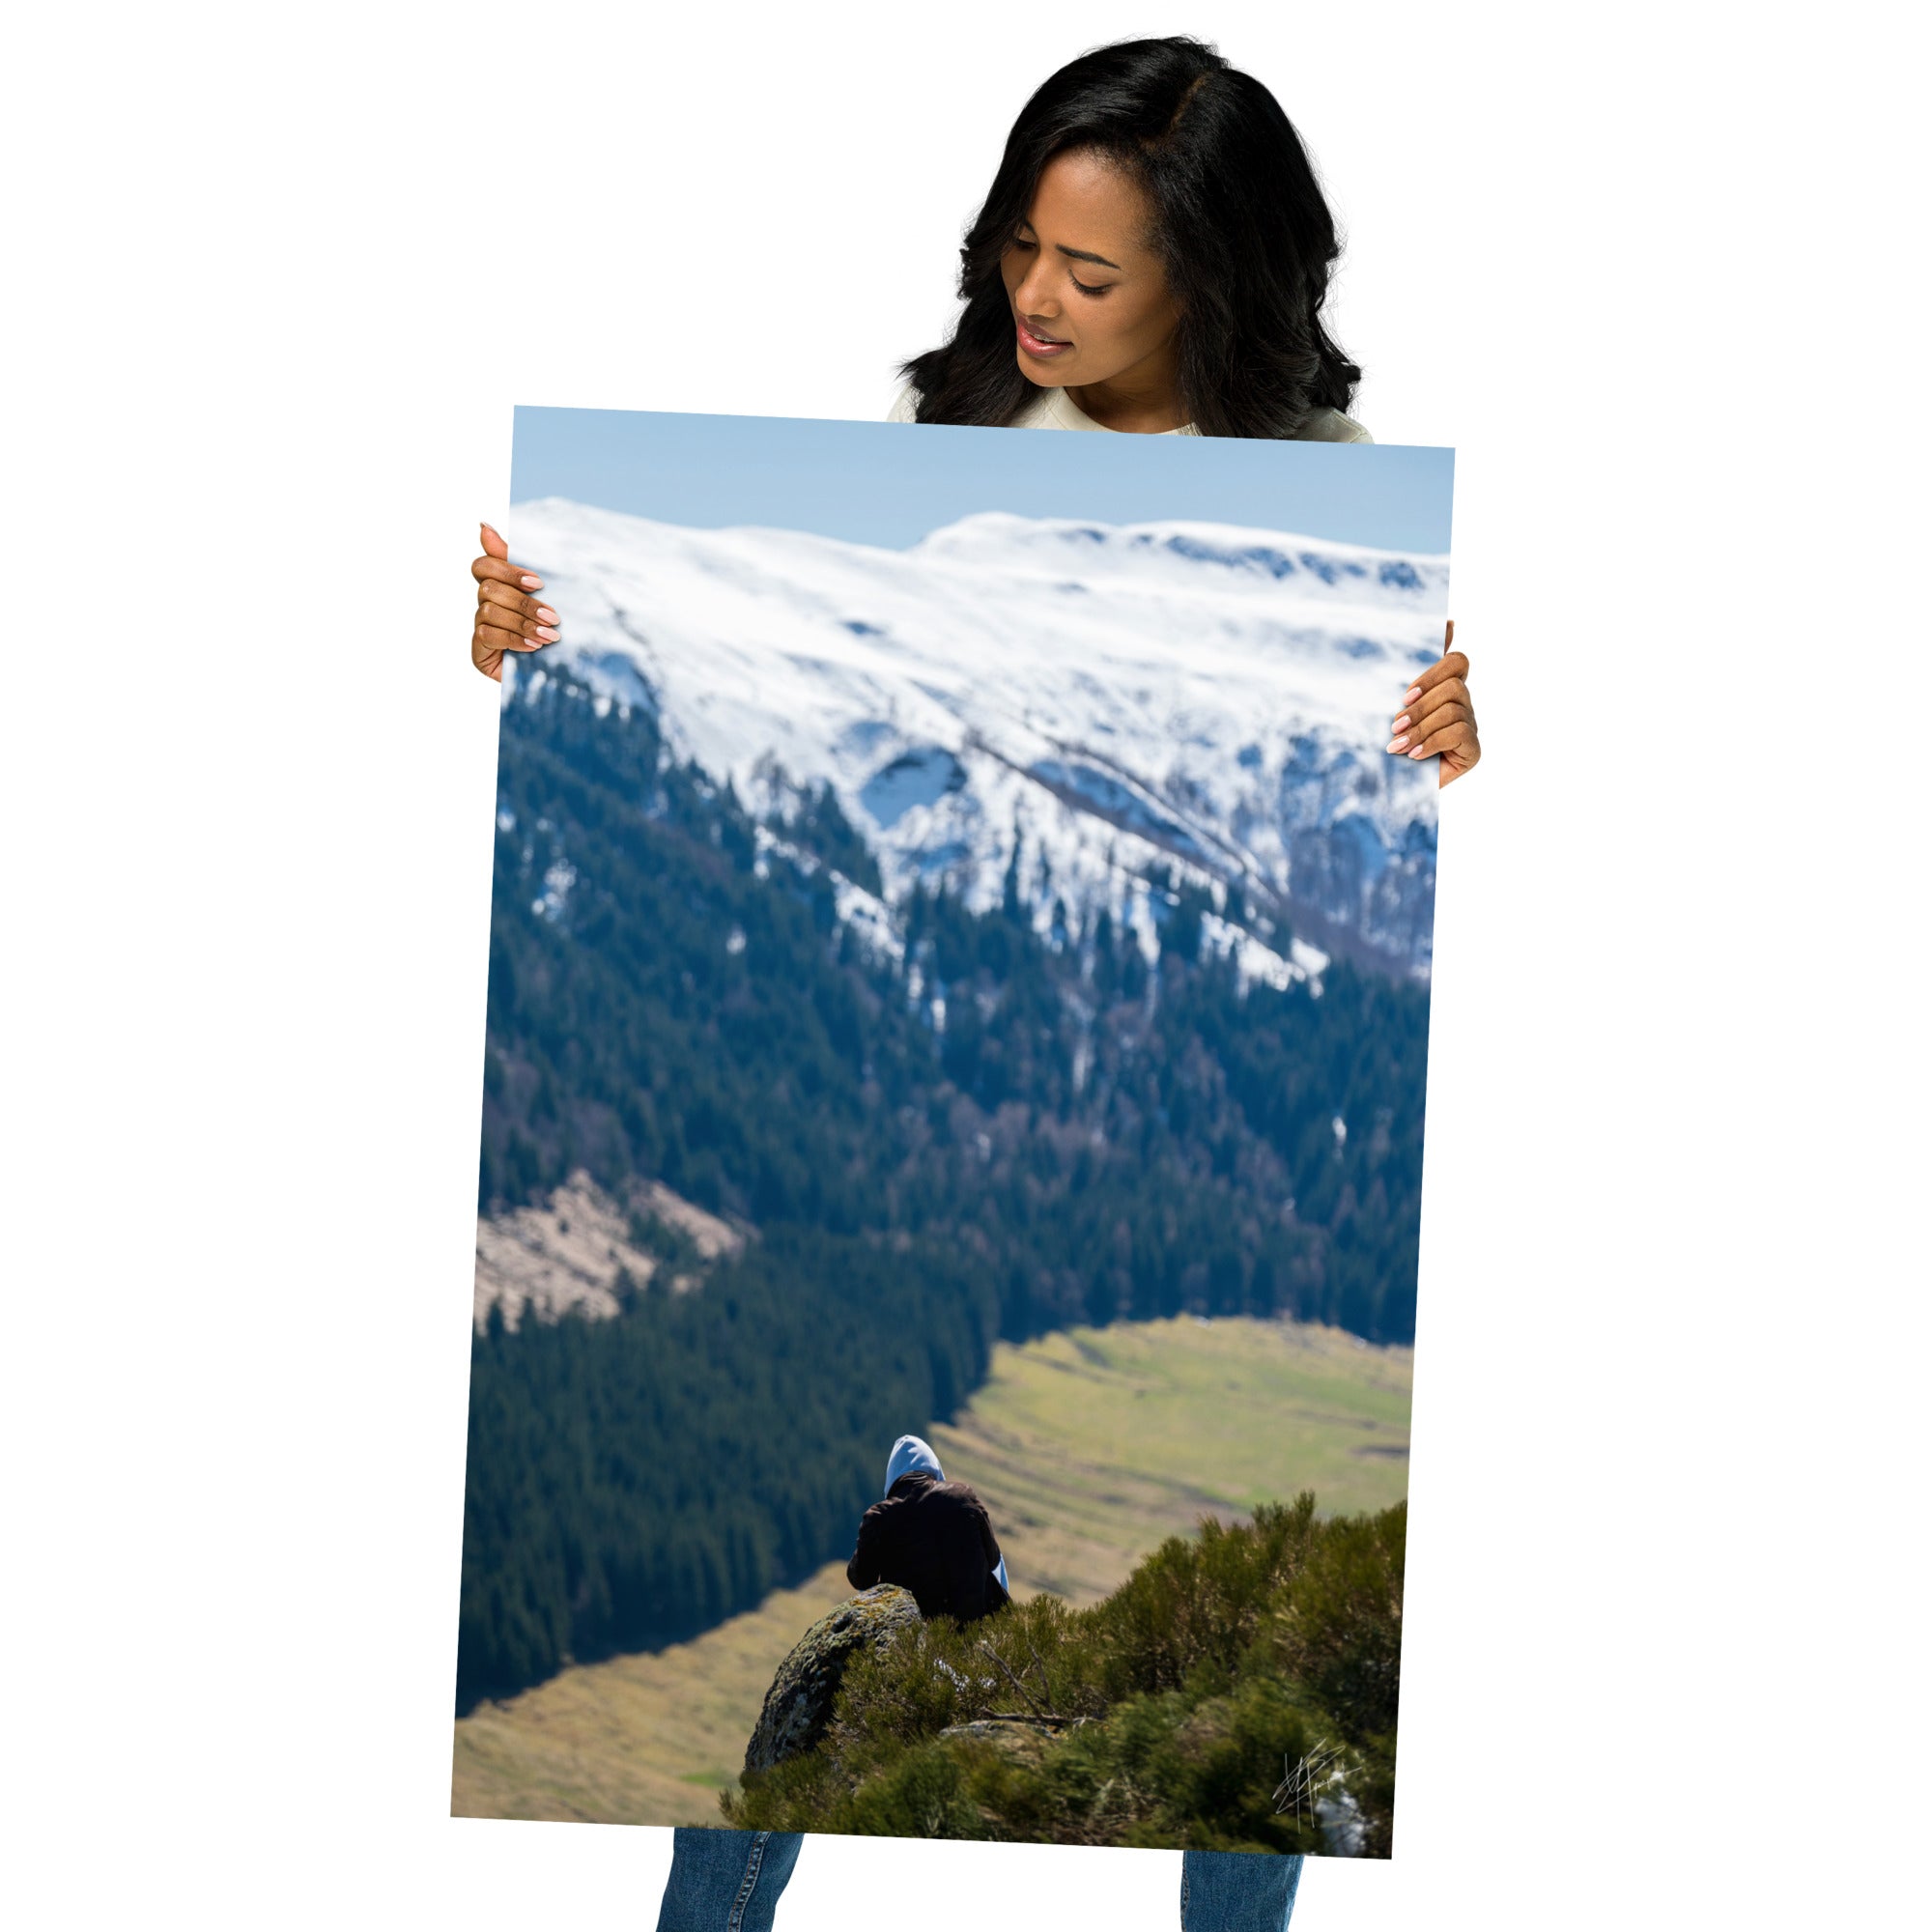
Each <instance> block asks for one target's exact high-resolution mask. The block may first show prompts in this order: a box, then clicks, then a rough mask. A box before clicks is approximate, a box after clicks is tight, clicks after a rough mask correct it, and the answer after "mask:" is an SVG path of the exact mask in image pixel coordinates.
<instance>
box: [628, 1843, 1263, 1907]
mask: <svg viewBox="0 0 1932 1932" xmlns="http://www.w3.org/2000/svg"><path fill="white" fill-rule="evenodd" d="M804 1842H805V1839H804V1837H803V1835H802V1834H801V1833H797V1832H709V1831H697V1830H690V1831H687V1830H682V1829H681V1830H680V1831H679V1832H678V1833H677V1835H676V1837H675V1838H674V1839H673V1840H672V1850H671V1860H670V1877H669V1879H668V1881H667V1882H666V1884H665V1895H664V1905H663V1907H662V1908H661V1909H660V1911H659V1913H658V1932H772V1920H773V1917H774V1915H775V1914H776V1913H777V1911H778V1908H779V1893H780V1892H781V1891H782V1890H783V1889H785V1881H786V1880H787V1879H788V1878H790V1877H791V1868H792V1866H793V1865H795V1864H797V1862H798V1852H799V1847H800V1846H801V1845H802V1844H804ZM1300 1882H1301V1860H1300V1859H1299V1858H1298V1857H1293V1858H1270V1857H1269V1856H1267V1855H1266V1854H1265V1853H1257V1852H1187V1853H1183V1854H1182V1856H1181V1861H1180V1928H1181V1932H1283V1928H1284V1927H1285V1926H1286V1925H1287V1924H1288V1916H1289V1914H1290V1913H1291V1912H1293V1910H1294V1889H1295V1887H1296V1886H1297V1885H1298V1884H1299V1883H1300Z"/></svg>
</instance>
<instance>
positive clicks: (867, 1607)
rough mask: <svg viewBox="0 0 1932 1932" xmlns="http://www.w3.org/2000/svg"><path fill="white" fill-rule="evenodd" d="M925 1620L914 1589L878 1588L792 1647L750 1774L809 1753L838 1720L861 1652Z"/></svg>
mask: <svg viewBox="0 0 1932 1932" xmlns="http://www.w3.org/2000/svg"><path fill="white" fill-rule="evenodd" d="M922 1622H923V1618H922V1617H921V1616H920V1613H919V1605H918V1604H917V1603H916V1602H915V1601H914V1598H913V1594H912V1592H911V1591H910V1590H901V1589H900V1588H899V1587H898V1585H897V1584H896V1583H880V1584H876V1585H875V1586H874V1587H873V1588H871V1589H869V1590H862V1591H861V1592H860V1593H859V1595H858V1596H856V1597H852V1598H850V1599H848V1600H847V1601H846V1602H845V1603H842V1604H840V1605H838V1608H837V1609H836V1610H834V1611H833V1612H832V1613H831V1615H829V1616H824V1617H820V1618H819V1620H818V1621H817V1622H816V1623H815V1624H813V1625H812V1627H811V1628H810V1630H809V1631H807V1632H806V1634H804V1635H803V1636H802V1637H800V1638H799V1640H798V1642H797V1643H796V1644H794V1645H793V1646H792V1650H791V1654H790V1655H789V1656H788V1657H786V1659H785V1661H784V1662H782V1663H781V1664H780V1665H779V1667H778V1674H777V1675H776V1676H775V1677H773V1679H772V1688H771V1689H770V1690H767V1691H766V1692H765V1704H764V1709H763V1710H762V1711H760V1712H759V1714H758V1722H757V1726H756V1728H755V1729H754V1730H753V1732H752V1741H751V1743H750V1744H749V1745H747V1746H746V1747H745V1769H746V1770H747V1771H748V1772H755V1771H770V1770H771V1769H772V1767H773V1766H774V1765H780V1764H782V1763H784V1761H785V1760H786V1759H787V1758H792V1757H797V1756H798V1755H799V1753H800V1752H802V1751H809V1750H810V1748H811V1747H812V1746H813V1745H815V1744H816V1743H817V1742H818V1741H819V1739H820V1738H822V1737H823V1736H824V1735H825V1727H826V1725H827V1724H829V1723H830V1722H831V1720H832V1700H833V1699H834V1698H835V1697H836V1696H837V1695H838V1685H839V1681H840V1680H841V1679H842V1678H843V1677H844V1675H845V1666H846V1665H847V1664H848V1663H849V1662H851V1661H852V1659H853V1658H854V1657H856V1656H857V1655H858V1654H859V1653H860V1652H861V1651H866V1650H880V1649H883V1648H884V1647H885V1646H886V1645H887V1644H889V1643H890V1642H891V1641H892V1640H893V1638H894V1637H895V1636H896V1635H897V1634H898V1633H899V1632H900V1631H902V1630H913V1629H917V1628H918V1627H919V1626H920V1624H921V1623H922Z"/></svg>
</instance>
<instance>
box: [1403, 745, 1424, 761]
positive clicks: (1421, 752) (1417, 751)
mask: <svg viewBox="0 0 1932 1932" xmlns="http://www.w3.org/2000/svg"><path fill="white" fill-rule="evenodd" d="M1408 755H1409V756H1410V757H1411V758H1422V757H1427V756H1428V753H1426V752H1424V750H1423V749H1422V747H1421V746H1420V745H1418V746H1416V748H1415V750H1414V751H1412V752H1411V753H1409V754H1408Z"/></svg>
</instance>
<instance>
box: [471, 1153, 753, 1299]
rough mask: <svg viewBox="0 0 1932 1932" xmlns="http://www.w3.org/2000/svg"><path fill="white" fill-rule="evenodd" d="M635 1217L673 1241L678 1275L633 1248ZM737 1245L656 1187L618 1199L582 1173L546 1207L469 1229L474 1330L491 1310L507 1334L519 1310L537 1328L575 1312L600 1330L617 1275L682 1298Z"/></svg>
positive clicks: (690, 1205) (691, 1206)
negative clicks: (681, 1263)
mask: <svg viewBox="0 0 1932 1932" xmlns="http://www.w3.org/2000/svg"><path fill="white" fill-rule="evenodd" d="M639 1217H641V1218H642V1221H643V1223H644V1224H646V1225H648V1224H649V1223H650V1222H653V1221H655V1222H658V1223H661V1224H662V1225H663V1226H664V1227H665V1228H667V1229H668V1230H670V1231H672V1233H673V1234H674V1235H675V1236H678V1237H680V1238H681V1240H682V1241H683V1243H684V1244H685V1245H686V1246H687V1247H688V1250H689V1254H690V1263H689V1264H688V1265H687V1266H686V1268H685V1269H684V1271H683V1272H679V1271H678V1270H676V1269H675V1268H670V1267H667V1266H666V1264H665V1262H664V1260H663V1257H662V1256H660V1255H658V1254H654V1253H652V1252H651V1251H650V1250H649V1249H648V1248H644V1247H640V1246H639V1244H638V1223H639ZM744 1245H745V1237H744V1236H743V1235H742V1234H741V1233H740V1232H739V1231H738V1230H737V1229H736V1228H733V1227H731V1226H730V1225H729V1224H728V1223H726V1222H724V1221H721V1220H720V1219H719V1218H718V1217H717V1216H716V1215H715V1214H707V1213H706V1212H705V1211H704V1209H703V1208H699V1207H697V1206H696V1204H695V1203H694V1202H690V1201H687V1200H685V1199H684V1197H683V1196H682V1195H680V1194H673V1193H672V1192H671V1190H670V1189H669V1188H668V1187H667V1186H666V1185H665V1184H664V1182H663V1181H661V1180H639V1181H634V1182H633V1183H632V1184H631V1186H630V1187H629V1189H628V1190H626V1192H625V1195H624V1198H623V1199H621V1200H619V1199H617V1198H615V1197H613V1196H612V1195H610V1194H607V1193H606V1192H605V1191H604V1190H603V1189H602V1188H600V1187H599V1186H598V1185H597V1184H596V1182H595V1181H593V1180H592V1179H590V1177H589V1175H588V1174H586V1173H584V1172H583V1170H582V1169H581V1168H580V1169H579V1170H578V1171H577V1172H576V1173H575V1174H573V1175H572V1176H571V1177H570V1179H568V1180H567V1181H566V1182H565V1183H564V1184H563V1185H562V1186H561V1187H558V1188H554V1189H553V1190H552V1192H551V1195H550V1197H549V1199H548V1200H547V1201H544V1202H542V1203H540V1204H538V1205H535V1206H531V1207H525V1208H514V1209H512V1210H511V1211H510V1212H508V1213H505V1214H498V1215H496V1216H494V1217H493V1216H490V1215H485V1216H484V1217H482V1218H481V1219H480V1220H478V1222H477V1223H476V1298H475V1311H474V1312H475V1320H476V1326H477V1328H478V1329H479V1330H480V1329H481V1328H482V1327H483V1325H484V1324H485V1323H486V1322H487V1321H489V1319H490V1311H491V1309H492V1308H496V1307H500V1308H501V1309H502V1311H503V1321H504V1325H505V1326H506V1327H510V1328H514V1327H516V1326H517V1324H518V1322H519V1321H522V1320H523V1317H524V1315H525V1313H526V1311H527V1312H528V1313H529V1314H530V1315H531V1316H533V1317H534V1318H535V1319H536V1320H537V1321H561V1320H562V1319H563V1317H564V1316H565V1315H567V1314H569V1313H571V1312H572V1311H573V1310H575V1311H576V1312H577V1313H579V1314H581V1315H585V1316H588V1317H590V1318H591V1319H593V1320H597V1321H607V1320H609V1319H610V1318H611V1317H612V1316H614V1315H616V1314H618V1313H619V1312H620V1310H621V1309H622V1306H623V1303H622V1299H621V1286H622V1281H623V1278H624V1277H625V1276H628V1277H629V1278H630V1280H631V1281H632V1282H633V1283H634V1284H636V1286H638V1287H639V1288H641V1287H643V1286H644V1285H645V1284H646V1283H648V1282H653V1281H657V1280H658V1278H659V1277H660V1276H665V1277H667V1279H666V1280H664V1281H663V1282H662V1283H661V1284H660V1285H662V1286H666V1287H668V1288H669V1289H670V1291H671V1293H674V1294H676V1293H683V1292H684V1291H685V1290H687V1289H691V1288H695V1287H696V1285H697V1281H698V1278H699V1275H700V1274H701V1273H702V1271H703V1269H705V1268H706V1267H708V1266H709V1265H710V1264H712V1263H713V1262H715V1261H717V1260H718V1259H719V1258H720V1257H721V1256H724V1255H735V1254H738V1253H740V1252H742V1251H743V1249H744Z"/></svg>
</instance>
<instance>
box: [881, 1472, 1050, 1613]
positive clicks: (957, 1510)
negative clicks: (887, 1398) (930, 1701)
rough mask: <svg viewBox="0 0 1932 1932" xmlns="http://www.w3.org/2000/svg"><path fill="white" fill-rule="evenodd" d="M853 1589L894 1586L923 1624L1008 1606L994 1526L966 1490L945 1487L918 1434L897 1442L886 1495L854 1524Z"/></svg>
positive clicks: (1004, 1569)
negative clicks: (927, 1619) (904, 1592)
mask: <svg viewBox="0 0 1932 1932" xmlns="http://www.w3.org/2000/svg"><path fill="white" fill-rule="evenodd" d="M845 1576H846V1578H847V1580H848V1581H849V1582H850V1583H851V1585H852V1587H853V1588H854V1589H855V1590H869V1589H870V1588H871V1587H872V1586H873V1584H875V1583H896V1584H898V1585H899V1587H900V1588H901V1589H905V1590H910V1591H911V1592H912V1594H913V1597H914V1599H915V1600H916V1601H917V1603H918V1605H919V1610H920V1615H921V1616H924V1617H956V1618H957V1619H958V1620H959V1621H960V1622H961V1623H963V1624H964V1623H972V1622H974V1621H975V1620H976V1619H978V1618H980V1617H984V1616H990V1615H991V1614H992V1613H993V1612H994V1611H995V1610H1000V1609H1004V1608H1005V1607H1006V1606H1007V1605H1008V1604H1009V1603H1010V1602H1011V1601H1012V1599H1011V1598H1010V1597H1009V1595H1008V1590H1007V1560H1006V1558H1005V1557H1004V1556H1002V1555H1001V1554H1000V1544H999V1539H998V1538H997V1537H996V1536H994V1534H993V1523H992V1519H991V1518H990V1517H988V1516H987V1514H986V1505H985V1504H984V1503H982V1502H981V1501H980V1497H979V1495H978V1493H977V1492H975V1490H974V1489H973V1487H972V1485H971V1484H970V1483H949V1482H948V1481H947V1480H946V1471H945V1470H944V1469H942V1468H941V1467H940V1466H939V1458H938V1457H937V1456H935V1455H934V1454H933V1453H932V1450H931V1448H930V1446H929V1445H928V1444H927V1443H925V1442H924V1441H923V1440H922V1439H921V1438H920V1437H919V1436H917V1435H901V1436H900V1437H899V1439H898V1440H897V1441H896V1442H895V1443H894V1444H893V1453H892V1455H891V1457H890V1458H889V1459H888V1461H887V1463H886V1496H885V1500H884V1501H883V1502H877V1503H874V1504H873V1505H872V1507H871V1508H870V1509H868V1510H867V1512H866V1515H865V1520H863V1521H862V1522H861V1523H860V1524H859V1547H858V1548H856V1549H854V1550H853V1552H852V1560H851V1562H849V1563H848V1564H846V1566H845Z"/></svg>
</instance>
